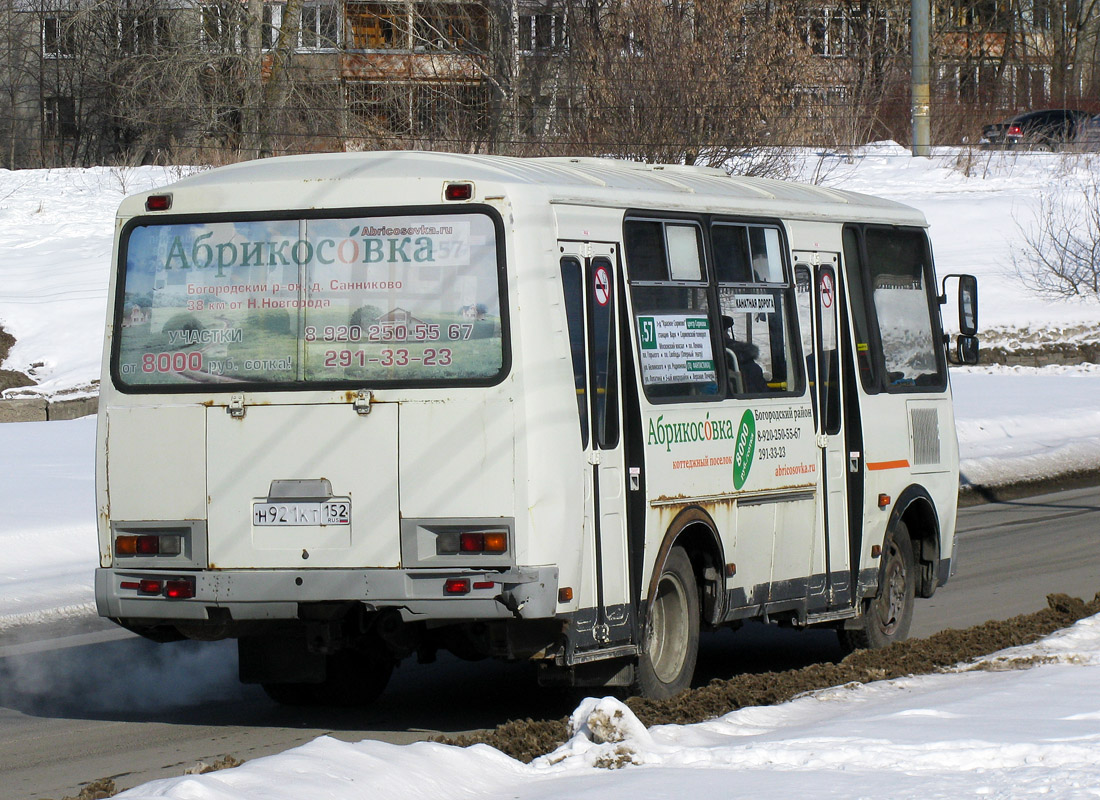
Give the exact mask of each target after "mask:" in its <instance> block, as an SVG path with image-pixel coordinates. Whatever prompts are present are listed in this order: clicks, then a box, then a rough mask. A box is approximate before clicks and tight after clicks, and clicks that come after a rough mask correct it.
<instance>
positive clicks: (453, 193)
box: [443, 183, 474, 200]
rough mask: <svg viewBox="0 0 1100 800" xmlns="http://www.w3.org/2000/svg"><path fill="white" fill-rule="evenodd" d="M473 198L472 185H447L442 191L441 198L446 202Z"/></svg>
mask: <svg viewBox="0 0 1100 800" xmlns="http://www.w3.org/2000/svg"><path fill="white" fill-rule="evenodd" d="M473 196H474V185H473V184H472V183H448V184H447V185H446V187H444V189H443V197H444V198H446V199H447V200H469V199H471V198H472V197H473Z"/></svg>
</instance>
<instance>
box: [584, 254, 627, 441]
mask: <svg viewBox="0 0 1100 800" xmlns="http://www.w3.org/2000/svg"><path fill="white" fill-rule="evenodd" d="M589 269H590V276H589V281H588V284H589V286H590V287H593V286H594V281H593V278H594V277H595V275H596V274H597V273H598V272H600V271H603V274H604V275H608V276H610V275H612V274H613V273H612V269H611V262H610V261H608V260H607V259H606V258H597V259H594V260H593V261H592V262H591V264H590V266H589ZM604 286H605V289H604V291H605V292H606V293H605V294H603V295H602V296H601V297H597V296H596V292H595V290H594V289H593V290H592V299H591V302H590V303H589V306H588V313H589V317H590V319H591V320H592V340H591V345H590V346H591V349H590V351H589V352H590V354H591V358H592V426H593V440H594V441H593V444H594V446H596V447H599V448H600V449H601V450H610V449H612V448H614V447H615V446H616V445H617V444H618V443H619V381H618V375H619V368H618V360H617V358H616V345H615V342H616V337H615V281H614V280H613V279H612V280H611V281H610V282H608V283H607V284H604Z"/></svg>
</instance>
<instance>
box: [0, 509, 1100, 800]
mask: <svg viewBox="0 0 1100 800" xmlns="http://www.w3.org/2000/svg"><path fill="white" fill-rule="evenodd" d="M1098 545H1100V489H1097V488H1088V489H1074V490H1071V491H1067V492H1060V493H1056V494H1049V495H1043V496H1040V497H1032V498H1023V499H1018V500H1013V501H1008V502H1003V503H995V504H990V505H984V506H976V507H972V508H967V509H963V510H962V511H961V512H960V515H959V540H958V547H959V559H958V571H957V574H956V575H955V576H954V577H953V578H952V580H951V581H950V582H949V583H948V584H947V586H945V587H942V588H941V589H940V590H939V591H938V592H937V593H936V596H935V597H933V598H932V599H930V600H923V601H919V602H918V605H917V610H916V615H915V618H914V624H913V631H912V635H914V636H926V635H928V634H931V633H934V632H935V631H938V630H942V629H944V628H961V627H968V626H970V625H974V624H977V623H980V622H984V621H986V620H989V619H1005V618H1008V617H1011V616H1013V615H1015V614H1020V613H1027V612H1031V611H1036V610H1038V609H1040V608H1043V607H1044V605H1045V602H1046V601H1045V598H1046V595H1047V594H1050V593H1052V592H1064V593H1067V594H1070V595H1075V596H1078V597H1082V598H1086V599H1090V598H1091V597H1092V596H1093V595H1094V594H1095V593H1096V592H1097V591H1100V546H1098ZM840 655H841V654H840V651H839V648H838V646H837V644H836V638H835V635H834V634H833V633H831V632H828V631H806V632H799V631H789V630H780V629H777V628H774V627H770V626H764V625H759V624H754V625H748V626H746V627H744V628H743V629H741V630H739V631H736V632H723V633H718V634H713V635H710V636H705V637H704V642H703V649H702V652H701V654H700V661H699V670H698V673H699V674H698V682H700V683H705V682H706V681H707V680H709V679H710V678H712V677H718V676H728V675H730V674H733V673H735V672H737V671H740V670H764V669H768V670H778V669H786V668H790V667H797V666H802V665H804V664H807V663H811V662H813V661H818V660H825V659H833V658H838V657H840ZM576 700H577V696H576V695H575V694H573V693H566V692H554V691H548V690H541V689H539V688H538V687H537V686H536V685H535V680H534V675H533V672H532V670H531V669H530V668H528V667H526V666H524V665H505V664H499V663H496V662H491V661H483V662H477V663H465V662H459V661H457V660H454V659H450V658H444V657H441V658H440V660H439V661H438V662H437V663H435V664H429V665H420V664H415V663H412V662H406V663H405V664H403V665H402V666H401V668H400V669H399V670H398V671H397V672H396V673H395V675H394V679H393V680H392V682H391V684H390V686H389V688H388V689H387V691H386V693H385V694H384V695H383V697H382V698H381V699H380V700H379V701H378V702H377V703H376V704H375V705H374V706H373V707H371V708H370V709H368V710H359V711H334V710H316V709H308V710H301V709H286V708H282V707H280V706H277V705H275V704H273V703H272V702H270V701H269V700H268V699H267V698H266V696H265V695H264V694H263V692H262V691H260V690H259V689H257V688H255V687H246V686H241V685H240V684H238V682H237V680H236V649H235V646H234V644H233V643H232V642H214V643H199V642H180V643H175V644H169V645H156V644H152V643H150V642H146V641H144V640H141V639H137V638H134V637H130V636H126V635H125V634H124V632H122V631H120V630H118V629H116V628H114V627H113V626H111V625H110V624H109V623H102V622H100V621H99V620H94V621H91V622H89V621H87V620H80V621H75V622H71V623H64V624H58V625H54V626H50V627H48V628H47V627H39V628H36V629H28V630H24V631H22V632H21V636H20V637H19V638H13V637H12V636H11V635H10V634H9V635H6V636H5V637H4V639H3V640H2V642H0V800H38V799H40V798H54V800H60V798H62V797H64V796H66V795H76V794H77V792H78V791H79V788H80V785H81V784H83V783H86V782H88V781H91V780H95V779H97V778H104V777H109V778H112V779H114V780H115V782H116V783H117V785H118V786H119V787H120V788H129V787H132V786H136V785H138V784H140V783H144V782H146V781H149V780H154V779H156V778H163V777H175V776H178V775H181V774H183V773H184V771H185V770H187V769H189V768H193V767H195V766H196V765H197V764H198V762H206V763H209V762H212V761H213V760H215V759H217V758H218V757H220V756H223V755H226V754H229V755H233V756H235V757H236V758H239V759H243V760H247V759H253V758H257V757H260V756H263V755H269V754H272V753H277V752H281V751H283V750H285V749H287V748H290V747H293V746H296V745H298V744H302V743H304V742H307V741H309V740H311V739H313V738H315V737H317V736H320V735H324V734H328V735H331V736H335V737H337V738H340V739H345V740H348V741H358V740H360V739H364V738H375V739H380V740H383V741H388V742H394V743H399V744H401V743H407V742H411V741H416V740H420V739H424V738H427V737H429V736H432V735H435V734H437V733H455V732H461V731H466V730H474V729H478V728H483V727H490V726H493V725H496V724H498V723H500V722H504V721H505V720H508V719H512V718H516V717H536V718H537V717H541V716H563V715H565V714H568V713H569V711H571V710H572V708H573V707H574V705H575V703H576Z"/></svg>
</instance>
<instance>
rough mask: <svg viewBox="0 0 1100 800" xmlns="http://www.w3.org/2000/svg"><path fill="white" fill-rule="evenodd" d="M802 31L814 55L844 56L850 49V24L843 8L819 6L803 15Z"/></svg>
mask: <svg viewBox="0 0 1100 800" xmlns="http://www.w3.org/2000/svg"><path fill="white" fill-rule="evenodd" d="M802 31H803V34H802V35H803V38H804V40H805V42H806V45H807V46H808V47H809V48H810V52H812V53H813V54H814V55H817V56H845V55H849V53H850V51H851V50H852V47H851V38H852V31H851V25H850V21H849V19H848V15H847V14H846V13H845V12H844V10H843V9H839V8H819V9H816V10H814V11H812V12H810V13H808V14H805V15H803V16H802Z"/></svg>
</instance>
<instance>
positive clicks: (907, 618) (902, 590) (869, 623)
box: [840, 521, 917, 651]
mask: <svg viewBox="0 0 1100 800" xmlns="http://www.w3.org/2000/svg"><path fill="white" fill-rule="evenodd" d="M881 570H882V571H881V572H880V574H879V586H878V595H876V596H875V597H872V598H870V599H868V600H865V601H864V604H863V615H862V616H861V617H860V620H859V627H858V628H854V629H842V630H841V631H840V643H841V644H842V645H843V646H844V647H845V649H847V650H849V651H852V650H859V649H866V648H871V649H877V648H881V647H886V646H887V645H890V644H893V643H894V642H900V641H902V640H904V639H905V638H906V637H907V636H908V635H909V626H910V625H911V624H912V622H913V603H914V598H915V597H916V586H917V561H916V556H915V555H914V553H913V544H912V542H911V540H910V539H909V529H908V528H906V527H905V523H904V522H900V521H899V522H898V524H897V525H896V526H895V527H894V529H893V530H892V531H890V533H889V534H887V536H886V541H885V542H884V543H883V546H882V567H881Z"/></svg>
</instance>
